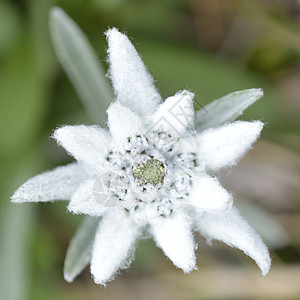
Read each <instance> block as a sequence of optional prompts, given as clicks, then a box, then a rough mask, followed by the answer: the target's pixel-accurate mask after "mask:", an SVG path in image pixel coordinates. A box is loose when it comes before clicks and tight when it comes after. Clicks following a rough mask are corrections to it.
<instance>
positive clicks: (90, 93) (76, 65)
mask: <svg viewBox="0 0 300 300" xmlns="http://www.w3.org/2000/svg"><path fill="white" fill-rule="evenodd" d="M50 33H51V37H52V41H53V44H54V48H55V51H56V54H57V57H58V59H59V61H60V63H61V64H62V66H63V68H64V69H65V71H66V73H67V74H68V76H69V78H70V80H71V81H72V83H73V85H74V87H75V89H76V91H77V93H78V95H79V97H80V99H81V101H82V102H83V105H84V106H85V109H86V111H87V113H88V114H89V115H90V117H91V119H92V120H94V121H96V122H97V123H98V124H99V123H100V124H101V125H103V126H105V123H106V109H107V107H108V106H109V104H110V103H111V101H112V100H113V93H112V90H111V87H110V85H109V83H108V81H107V79H106V77H105V71H104V69H103V67H102V65H101V64H100V60H99V59H98V58H97V56H96V54H95V52H94V50H93V48H92V46H91V45H90V43H89V41H88V39H87V38H86V36H85V34H84V33H83V32H82V31H81V29H80V28H79V27H78V25H77V24H76V23H75V22H74V21H73V20H72V19H71V18H70V17H69V16H68V15H67V14H66V13H65V12H64V11H63V10H62V9H60V8H58V7H55V8H53V9H51V11H50Z"/></svg>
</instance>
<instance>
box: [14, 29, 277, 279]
mask: <svg viewBox="0 0 300 300" xmlns="http://www.w3.org/2000/svg"><path fill="white" fill-rule="evenodd" d="M106 36H107V40H108V61H109V64H110V69H109V77H110V78H111V81H112V84H113V88H114V90H115V95H116V100H115V101H114V102H113V103H112V104H111V105H110V107H109V108H108V110H107V114H108V125H109V131H108V130H106V129H103V128H100V127H99V126H85V125H79V126H64V127H61V128H58V129H56V130H55V132H54V134H53V138H54V139H55V140H56V141H57V143H58V144H59V145H61V146H62V147H64V148H65V149H66V151H67V152H68V153H69V154H70V155H72V156H73V157H74V158H75V159H76V160H77V163H72V164H70V165H67V166H64V167H59V168H56V169H55V170H53V171H49V172H46V173H43V174H41V175H38V176H36V177H34V178H32V179H30V180H29V181H27V182H26V183H24V184H23V185H22V186H21V187H20V188H19V189H18V190H17V191H16V192H15V194H14V195H13V197H12V201H13V202H19V203H20V202H30V201H31V202H38V201H40V202H45V201H54V200H70V201H69V204H68V207H67V208H68V210H69V211H71V212H73V213H75V214H87V215H89V216H92V217H95V218H98V219H99V225H98V229H97V230H96V233H95V237H94V241H92V244H93V247H92V254H91V261H90V262H91V273H92V275H93V278H94V280H95V282H96V283H98V284H102V285H105V284H106V283H107V282H108V281H109V280H112V279H113V278H114V276H115V274H116V273H117V272H118V270H120V269H123V268H126V267H128V266H129V264H130V262H131V261H132V259H133V254H134V249H135V245H136V241H137V240H138V239H139V238H143V237H149V236H151V237H153V239H154V241H155V242H156V244H157V246H158V247H160V248H161V249H162V250H163V252H164V254H165V255H166V256H167V257H168V258H169V259H170V260H171V261H172V262H173V263H174V265H175V266H176V267H178V268H181V269H182V270H183V271H184V272H185V273H189V272H191V271H192V270H195V269H196V256H195V248H196V244H195V242H194V239H193V232H194V231H198V232H200V233H201V234H202V235H203V236H204V237H205V238H207V240H208V241H211V240H220V241H222V242H224V243H226V244H228V245H229V246H233V247H237V248H239V249H241V250H242V251H244V252H245V253H246V254H247V255H249V256H250V257H251V258H252V259H254V260H255V262H256V263H257V265H258V266H259V267H260V269H261V271H262V274H263V275H266V274H267V273H268V271H269V268H270V265H271V259H270V256H269V252H268V249H267V247H266V246H265V244H264V243H263V241H262V239H261V238H260V236H259V235H258V234H257V233H256V232H255V231H254V229H252V228H251V226H250V225H249V224H248V223H247V222H246V220H245V219H244V218H243V217H242V216H241V215H240V213H239V211H238V210H237V209H236V208H235V207H234V206H233V198H232V195H231V194H230V193H228V192H227V191H226V190H225V189H224V188H223V187H222V186H221V184H220V182H219V181H218V179H217V177H216V175H217V172H218V171H219V170H220V169H223V168H227V167H232V166H234V165H235V164H236V163H237V162H238V161H239V160H240V159H241V157H242V156H243V155H244V154H245V153H246V152H247V151H248V150H249V149H250V148H251V146H252V144H253V143H254V142H255V141H256V139H257V138H258V137H259V135H260V132H261V130H262V127H263V124H262V123H261V122H260V121H252V122H243V121H236V122H232V123H229V122H228V121H232V116H233V115H236V116H238V115H239V114H241V112H242V110H244V109H245V108H246V107H247V104H243V105H239V103H238V96H239V95H242V99H243V101H244V100H245V99H246V98H247V97H246V96H247V95H248V96H249V99H250V100H249V101H250V102H251V103H250V102H249V103H250V104H252V103H253V102H254V101H255V100H256V99H257V98H259V96H261V95H262V92H261V90H258V89H252V90H248V91H246V92H245V91H244V92H243V93H242V92H237V93H236V94H234V101H235V103H236V104H237V105H236V106H235V107H234V108H232V107H231V106H230V105H229V106H228V103H229V102H230V101H231V100H230V99H231V98H230V97H229V98H224V99H225V100H224V99H220V100H217V102H214V104H212V105H211V106H208V107H212V108H213V107H214V106H215V107H218V105H221V106H222V107H224V108H227V109H228V110H229V111H227V110H226V111H225V112H224V118H220V120H222V122H221V123H222V124H221V125H220V124H219V126H215V125H216V122H217V121H216V119H215V120H214V119H213V118H214V116H213V115H212V117H211V119H209V120H207V119H206V118H204V119H203V120H201V114H199V113H197V115H196V116H195V112H194V109H193V97H194V94H193V93H192V92H190V91H186V90H183V91H179V92H178V93H176V94H175V95H174V96H171V97H169V98H167V99H166V100H165V101H164V102H163V101H162V99H161V96H160V95H159V93H158V91H157V90H156V88H155V86H154V80H153V79H152V77H151V75H150V74H149V73H148V71H147V68H146V67H145V65H144V64H143V62H142V60H141V58H140V56H139V55H138V53H137V52H136V50H135V48H134V46H133V45H132V44H131V42H130V41H129V39H128V38H127V37H126V36H125V35H124V34H122V33H120V32H119V31H118V30H117V29H115V28H113V29H110V30H108V31H107V32H106ZM239 93H240V94H239ZM228 99H229V100H230V101H229V100H228ZM218 101H219V102H218ZM224 101H225V102H226V103H224ZM218 103H219V104H218ZM229 104H230V103H229ZM250 104H249V105H250ZM236 107H238V108H236ZM214 109H215V108H214ZM230 110H232V111H230ZM208 113H209V114H211V111H209V112H208ZM218 113H219V114H220V111H219V112H218ZM208 123H211V124H213V125H214V126H213V127H212V128H207V126H206V125H207V124H208ZM195 124H196V126H195ZM74 276H75V275H74ZM74 276H73V277H74ZM65 277H66V279H68V280H72V279H73V278H72V274H65Z"/></svg>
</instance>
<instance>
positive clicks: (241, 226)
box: [195, 207, 271, 276]
mask: <svg viewBox="0 0 300 300" xmlns="http://www.w3.org/2000/svg"><path fill="white" fill-rule="evenodd" d="M195 225H196V227H197V229H198V230H199V232H200V233H201V234H202V235H203V236H205V237H206V238H207V239H208V241H210V240H219V241H222V242H224V243H226V244H228V245H229V246H231V247H236V248H239V249H241V250H242V251H244V252H245V253H246V254H247V255H249V256H250V257H251V258H252V259H253V260H255V262H256V263H257V265H258V266H259V267H260V269H261V272H262V274H263V276H265V275H266V274H267V273H268V272H269V269H270V266H271V258H270V254H269V251H268V248H267V247H266V245H265V244H264V242H263V241H262V239H261V237H260V236H259V235H258V234H257V233H256V232H255V230H254V229H253V228H252V227H251V226H250V225H249V224H248V223H247V221H246V220H245V219H244V218H243V217H242V216H241V215H240V213H239V211H238V209H237V208H236V207H232V208H231V209H228V210H225V211H222V212H211V213H204V214H202V215H200V216H199V217H198V219H197V220H196V222H195Z"/></svg>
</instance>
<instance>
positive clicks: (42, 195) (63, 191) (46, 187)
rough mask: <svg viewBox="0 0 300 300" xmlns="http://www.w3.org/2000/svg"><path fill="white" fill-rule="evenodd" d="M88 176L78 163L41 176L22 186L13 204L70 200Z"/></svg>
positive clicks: (16, 193) (14, 195)
mask: <svg viewBox="0 0 300 300" xmlns="http://www.w3.org/2000/svg"><path fill="white" fill-rule="evenodd" d="M87 177H88V175H87V174H86V172H85V170H84V169H83V168H82V166H80V165H79V164H77V163H72V164H69V165H66V166H63V167H58V168H56V169H54V170H52V171H48V172H45V173H42V174H39V175H37V176H35V177H33V178H31V179H29V180H28V181H26V182H25V183H24V184H22V185H21V186H20V187H19V188H18V189H17V190H16V192H15V193H14V194H13V196H12V198H11V200H12V201H13V202H47V201H54V200H70V198H71V197H72V195H73V193H74V192H75V191H76V190H77V189H78V187H79V185H80V184H81V183H82V181H84V180H85V179H86V178H87Z"/></svg>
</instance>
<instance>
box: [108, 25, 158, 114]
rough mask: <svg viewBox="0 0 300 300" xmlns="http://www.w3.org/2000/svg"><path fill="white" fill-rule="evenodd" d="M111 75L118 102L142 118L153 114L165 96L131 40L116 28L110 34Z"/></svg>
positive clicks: (109, 59) (109, 57) (110, 30)
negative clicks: (155, 84) (157, 86)
mask: <svg viewBox="0 0 300 300" xmlns="http://www.w3.org/2000/svg"><path fill="white" fill-rule="evenodd" d="M106 37H107V42H108V61H109V63H110V69H109V75H110V77H111V79H112V83H113V87H114V90H115V93H116V95H117V99H118V100H119V101H120V102H121V103H122V104H123V105H125V106H126V107H128V108H129V109H131V110H132V111H134V112H136V113H137V114H138V115H140V116H145V115H150V114H152V113H153V112H154V111H155V110H156V108H157V105H158V104H159V103H160V102H161V97H160V95H159V93H158V92H157V90H156V88H155V86H154V81H153V78H152V77H151V75H150V74H149V72H148V71H147V68H146V66H145V65H144V63H143V61H142V60H141V58H140V56H139V54H138V53H137V51H136V50H135V48H134V46H133V45H132V44H131V42H130V41H129V39H128V37H127V36H126V35H124V34H122V33H121V32H119V31H118V30H117V29H116V28H112V29H109V30H107V31H106Z"/></svg>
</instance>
